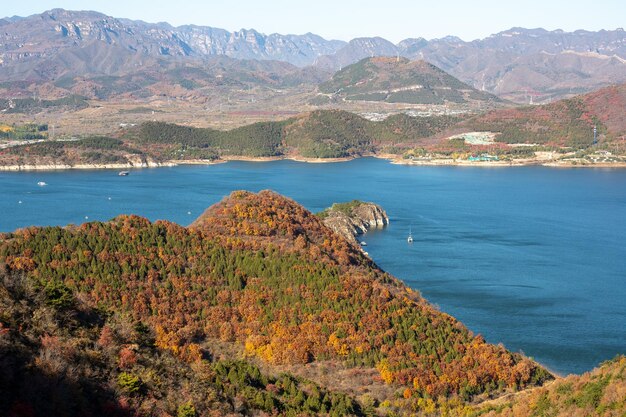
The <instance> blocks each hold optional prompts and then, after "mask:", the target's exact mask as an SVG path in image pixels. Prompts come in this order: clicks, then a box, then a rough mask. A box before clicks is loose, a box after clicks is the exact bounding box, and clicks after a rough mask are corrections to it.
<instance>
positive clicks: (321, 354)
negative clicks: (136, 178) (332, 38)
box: [0, 191, 552, 415]
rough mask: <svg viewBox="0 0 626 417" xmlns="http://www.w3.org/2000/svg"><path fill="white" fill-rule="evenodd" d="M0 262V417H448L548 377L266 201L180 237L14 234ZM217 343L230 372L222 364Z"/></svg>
mask: <svg viewBox="0 0 626 417" xmlns="http://www.w3.org/2000/svg"><path fill="white" fill-rule="evenodd" d="M0 265H1V271H0V272H1V273H2V277H3V280H2V289H1V292H0V297H1V298H0V299H1V302H2V306H3V308H2V315H0V323H1V325H2V327H1V332H0V343H1V344H0V348H1V349H2V350H3V352H7V353H9V354H8V355H2V356H1V357H2V358H4V359H3V360H2V361H1V362H0V366H2V370H3V372H1V373H0V378H1V379H0V386H1V387H2V389H3V392H10V393H11V395H10V396H3V400H1V401H0V407H2V412H3V413H8V411H9V410H18V411H12V413H14V414H16V415H24V414H17V413H18V412H19V413H23V411H19V410H31V411H32V410H34V411H35V414H36V415H42V414H44V411H46V410H55V409H65V408H63V407H74V408H70V409H68V411H67V413H68V414H69V415H76V414H77V413H80V412H83V411H84V412H87V411H92V412H96V410H102V408H101V407H112V408H111V409H112V410H113V411H111V413H118V412H119V413H122V414H123V413H124V412H127V413H131V412H132V413H136V414H137V415H151V414H152V413H156V412H165V413H168V414H169V415H173V414H174V413H176V412H177V413H178V415H181V413H183V412H185V410H194V411H193V413H192V414H189V415H195V413H196V412H197V413H199V414H201V415H209V414H210V412H211V410H213V412H214V414H219V413H220V412H222V413H223V412H224V410H230V411H233V410H234V411H237V410H238V409H240V408H241V409H244V410H263V411H265V412H266V413H268V414H272V413H274V414H281V415H296V414H298V413H305V414H310V415H314V414H325V413H329V414H330V415H345V414H355V415H364V414H366V413H371V410H370V411H368V412H366V411H365V410H366V408H368V407H374V408H377V409H378V412H381V413H392V412H409V411H411V410H412V411H414V412H420V411H424V412H425V411H427V410H430V409H431V408H432V409H433V410H435V409H440V410H441V409H444V408H445V409H451V408H454V409H458V410H462V409H464V408H465V407H467V406H468V404H469V402H471V401H480V400H484V399H486V398H489V397H493V396H500V395H502V394H503V393H505V392H512V391H515V390H518V389H523V388H525V387H530V386H534V385H538V384H541V383H543V382H544V381H547V380H550V379H551V378H552V376H551V375H550V374H549V373H548V372H547V371H545V370H544V369H543V368H541V367H540V366H539V365H537V364H536V363H534V362H533V361H531V360H529V359H528V358H525V357H524V356H522V355H520V354H516V353H511V352H509V351H507V350H506V349H505V348H504V347H502V346H496V345H491V344H489V343H486V342H485V341H484V339H483V338H482V337H481V336H478V335H474V334H472V333H471V332H470V331H469V330H468V329H466V328H465V327H464V326H463V325H462V324H461V323H459V322H458V321H457V320H455V319H454V318H453V317H451V316H449V315H447V314H445V313H442V312H440V311H438V310H437V309H436V308H435V307H434V306H432V305H430V304H429V303H428V302H427V301H426V300H424V299H423V298H422V297H421V296H420V295H419V294H418V293H417V292H415V291H412V290H411V289H409V288H408V287H406V286H405V285H404V284H402V283H401V282H400V281H398V280H397V279H395V278H393V277H392V276H390V275H388V274H386V273H385V272H383V271H381V270H380V269H378V268H377V267H376V265H374V263H373V262H372V261H371V260H370V259H369V258H368V257H367V256H365V255H364V254H363V253H362V252H361V251H360V250H359V249H358V248H357V247H355V246H353V245H351V244H350V243H349V242H347V241H346V240H345V239H344V238H342V237H341V236H339V235H337V234H335V233H333V232H332V231H331V230H330V229H328V228H327V227H326V226H324V225H323V223H322V221H321V219H319V218H318V217H317V216H315V215H313V214H311V213H310V212H308V211H307V210H305V209H304V208H303V207H301V206H300V205H298V204H296V203H295V202H293V201H291V200H288V199H286V198H284V197H282V196H279V195H277V194H275V193H272V192H269V191H263V192H260V193H258V194H252V193H248V192H243V191H238V192H234V193H232V194H231V195H230V196H229V197H228V198H226V199H224V200H223V201H222V202H220V203H218V204H216V205H215V206H213V207H211V208H210V209H208V210H207V211H206V212H205V213H204V214H203V215H202V216H200V218H198V220H197V221H196V222H195V223H194V224H192V225H191V226H190V227H188V228H184V227H181V226H178V225H176V224H173V223H170V222H166V221H157V222H154V223H151V222H149V221H148V220H146V219H143V218H140V217H137V216H120V217H117V218H115V219H113V220H112V221H110V222H106V223H102V222H92V223H86V224H83V225H81V226H68V227H66V228H60V227H44V228H38V227H32V228H27V229H22V230H18V231H15V232H14V233H9V234H4V235H2V237H1V238H0ZM225 345H226V346H234V347H238V348H239V349H241V351H242V352H243V354H242V355H243V357H242V358H241V359H242V360H244V362H232V361H223V360H221V359H220V358H221V357H223V355H226V354H225V353H224V350H223V349H224V346H225ZM227 356H228V358H229V359H233V357H232V355H230V354H228V355H227ZM254 361H260V362H259V363H262V364H264V366H267V367H269V368H268V369H270V370H271V369H280V367H281V366H288V365H294V366H297V367H299V368H302V369H305V365H306V364H312V363H318V364H323V363H337V364H342V366H346V367H348V368H353V369H355V371H358V370H368V369H369V370H372V371H374V372H375V373H376V375H377V376H376V377H375V378H376V379H378V380H379V381H380V383H384V384H386V385H388V386H389V387H390V388H392V392H395V393H396V394H393V395H388V396H386V397H384V398H380V399H376V400H375V401H372V400H371V398H370V399H369V400H366V399H365V398H359V399H358V401H356V400H355V399H354V398H352V397H350V396H347V395H345V394H342V393H340V392H339V393H335V392H334V391H329V388H328V387H325V386H319V384H318V383H315V382H310V381H306V380H303V379H298V378H301V377H294V376H285V375H282V376H281V375H280V373H278V375H276V374H274V373H273V372H269V373H268V374H267V375H266V374H265V373H261V372H260V371H259V370H258V369H256V368H255V367H254V365H252V363H254ZM327 377H328V375H327ZM330 378H331V379H332V378H333V377H332V374H331V376H330ZM50 381H58V383H56V384H55V385H54V388H53V389H51V390H48V391H45V390H42V389H41V387H43V386H45V384H48V383H50ZM78 387H81V388H80V389H79V388H78ZM300 391H302V392H300ZM34 392H36V393H37V394H38V395H35V396H33V395H32V394H33V393H34ZM203 393H205V394H203ZM55 407H60V408H55ZM124 410H126V411H124ZM333 410H334V411H333ZM27 412H28V411H27ZM240 412H241V411H240ZM190 413H191V411H190ZM249 413H252V411H249ZM183 415H185V414H183ZM369 415H371V414H369Z"/></svg>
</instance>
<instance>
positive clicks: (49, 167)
mask: <svg viewBox="0 0 626 417" xmlns="http://www.w3.org/2000/svg"><path fill="white" fill-rule="evenodd" d="M359 158H378V159H385V160H387V161H389V162H391V163H392V164H395V165H413V166H461V167H521V166H544V167H553V168H626V162H611V163H572V162H568V161H558V160H540V159H517V160H511V161H464V160H453V159H431V160H411V159H405V158H402V157H399V156H397V155H391V154H372V155H363V156H359V157H345V158H304V157H298V156H270V157H245V156H226V157H223V158H222V159H217V160H215V159H191V160H169V161H164V162H156V161H147V162H142V163H131V162H129V163H125V164H75V165H71V164H41V165H39V164H34V163H29V164H22V165H0V172H22V171H55V170H94V169H137V168H160V167H174V166H179V165H215V164H223V163H226V162H230V161H244V162H272V161H282V160H290V161H296V162H305V163H310V164H320V163H337V162H348V161H352V160H354V159H359Z"/></svg>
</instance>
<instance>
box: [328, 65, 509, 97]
mask: <svg viewBox="0 0 626 417" xmlns="http://www.w3.org/2000/svg"><path fill="white" fill-rule="evenodd" d="M319 90H320V92H322V93H324V94H329V95H331V96H332V97H333V98H341V99H343V100H353V101H384V102H387V103H411V104H445V103H470V102H474V103H476V102H499V101H500V99H498V98H497V97H496V96H494V95H491V94H489V93H486V92H483V91H478V90H476V89H475V88H473V87H470V86H469V85H467V84H465V83H463V82H461V81H459V80H458V79H456V78H454V77H453V76H451V75H449V74H447V73H446V72H444V71H442V70H441V69H439V68H437V67H436V66H434V65H432V64H429V63H427V62H426V61H419V60H418V61H410V60H408V59H407V58H400V57H397V58H391V57H373V58H365V59H362V60H361V61H359V62H357V63H356V64H352V65H349V66H347V67H345V68H343V69H341V70H340V71H339V72H337V73H335V75H333V77H332V79H331V80H329V81H326V82H324V83H322V84H320V86H319Z"/></svg>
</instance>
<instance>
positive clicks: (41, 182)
mask: <svg viewBox="0 0 626 417" xmlns="http://www.w3.org/2000/svg"><path fill="white" fill-rule="evenodd" d="M37 185H38V186H40V187H45V186H46V185H48V184H47V183H45V182H43V181H39V182H38V183H37Z"/></svg>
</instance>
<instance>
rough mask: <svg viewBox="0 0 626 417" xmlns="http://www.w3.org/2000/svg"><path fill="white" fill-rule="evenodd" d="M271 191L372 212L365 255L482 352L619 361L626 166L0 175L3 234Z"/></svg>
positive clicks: (623, 329) (584, 362)
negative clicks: (377, 224) (491, 348)
mask: <svg viewBox="0 0 626 417" xmlns="http://www.w3.org/2000/svg"><path fill="white" fill-rule="evenodd" d="M39 181H45V182H46V183H48V186H45V187H39V186H37V182H39ZM267 188H270V189H273V190H276V191H278V192H280V193H282V194H285V195H287V196H289V197H291V198H294V199H295V200H297V201H298V202H300V203H302V204H303V205H305V206H306V207H307V208H309V209H310V210H312V211H319V210H321V209H323V208H325V207H327V206H329V205H330V204H332V203H333V202H337V201H346V200H351V199H355V198H356V199H361V200H366V201H374V202H376V203H379V204H381V205H382V206H383V207H384V208H385V209H386V210H387V213H388V214H389V216H390V217H391V224H390V226H389V227H387V228H386V229H384V230H382V231H374V232H370V233H368V234H367V235H365V236H364V237H363V240H365V241H366V242H367V244H368V246H367V251H368V252H369V253H370V256H371V257H372V258H373V259H374V260H375V261H376V262H377V263H378V264H379V265H380V266H381V267H382V268H383V269H385V270H387V271H389V272H391V273H392V274H394V275H395V276H397V277H399V278H401V279H403V280H404V281H405V282H407V283H408V284H409V285H410V286H411V287H413V288H415V289H418V290H419V291H421V292H422V294H423V295H424V296H425V297H426V298H427V299H428V300H430V301H431V302H433V303H435V304H437V305H438V306H439V307H440V308H441V309H442V310H443V311H446V312H448V313H450V314H452V315H454V316H456V317H457V318H459V319H460V320H461V321H463V322H464V323H465V324H466V325H467V326H468V327H469V328H470V329H472V330H473V331H475V332H477V333H481V334H483V335H484V336H485V337H486V339H487V340H488V341H490V342H494V343H498V342H502V343H504V345H505V346H506V347H507V348H509V349H511V350H514V351H523V352H524V353H525V354H527V355H530V356H532V357H534V358H535V359H537V360H538V361H540V362H542V363H544V364H546V365H547V366H548V367H550V368H551V369H553V370H555V371H557V372H560V373H569V372H577V373H579V372H583V371H586V370H588V369H591V368H592V367H594V366H596V365H597V364H598V363H599V362H601V361H603V360H606V359H609V358H611V357H613V356H614V355H616V354H617V353H626V243H625V242H624V234H625V232H626V170H609V169H606V170H602V169H549V168H539V167H522V168H476V167H409V166H398V165H391V164H389V163H387V162H386V161H381V160H375V159H361V160H356V161H352V162H347V163H337V164H319V165H318V164H304V163H297V162H291V161H280V162H271V163H245V162H231V163H228V164H221V165H212V166H186V167H174V168H158V169H146V170H137V171H132V172H131V175H129V176H128V177H119V176H118V175H117V171H78V172H76V171H64V172H44V173H34V172H30V173H0V231H11V230H14V229H16V228H18V227H23V226H28V225H32V224H37V225H65V224H68V223H82V222H84V221H86V220H85V219H86V218H88V220H108V219H110V218H112V217H114V216H116V215H118V214H122V213H135V214H139V215H142V216H146V217H148V218H150V219H152V220H156V219H168V220H172V221H175V222H177V223H180V224H183V225H186V224H188V223H190V222H191V221H192V220H193V219H195V218H196V217H197V216H198V215H199V214H200V213H202V211H203V210H204V209H205V208H207V207H208V206H210V205H211V204H213V203H215V202H217V201H219V200H220V199H221V198H222V197H223V196H225V195H227V194H229V193H230V192H231V191H232V190H236V189H247V190H253V191H257V190H262V189H267ZM20 201H21V203H20ZM410 228H411V229H412V231H413V235H414V238H415V241H414V243H413V244H410V245H409V244H408V243H407V242H406V236H407V234H408V232H409V229H410Z"/></svg>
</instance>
